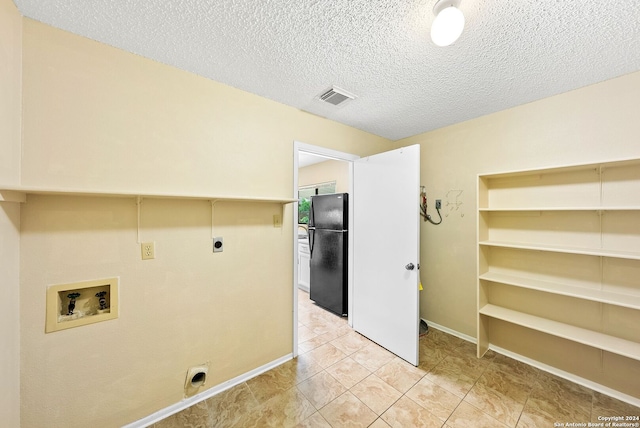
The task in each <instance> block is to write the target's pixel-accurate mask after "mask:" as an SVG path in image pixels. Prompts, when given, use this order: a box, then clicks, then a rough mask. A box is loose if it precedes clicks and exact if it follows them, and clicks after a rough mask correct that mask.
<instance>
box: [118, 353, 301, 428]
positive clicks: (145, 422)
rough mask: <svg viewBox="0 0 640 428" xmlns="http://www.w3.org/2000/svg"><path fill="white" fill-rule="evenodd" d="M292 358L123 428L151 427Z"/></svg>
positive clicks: (288, 357) (247, 373)
mask: <svg viewBox="0 0 640 428" xmlns="http://www.w3.org/2000/svg"><path fill="white" fill-rule="evenodd" d="M292 358H293V355H292V354H287V355H285V356H283V357H280V358H278V359H276V360H273V361H271V362H270V363H267V364H265V365H263V366H260V367H258V368H256V369H253V370H250V371H248V372H246V373H244V374H241V375H240V376H236V377H234V378H233V379H229V380H228V381H226V382H222V383H221V384H218V385H216V386H214V387H213V388H209V389H207V390H206V391H204V392H201V393H200V394H196V395H194V396H193V397H189V398H187V399H185V400H182V401H180V402H179V403H175V404H172V405H170V406H168V407H165V408H164V409H161V410H158V411H157V412H155V413H152V414H151V415H149V416H146V417H144V418H142V419H139V420H137V421H135V422H132V423H130V424H128V425H124V427H123V428H143V427H148V426H151V425H153V424H154V423H157V422H160V421H161V420H163V419H165V418H168V417H169V416H171V415H173V414H175V413H178V412H180V411H182V410H184V409H186V408H188V407H191V406H193V405H194V404H196V403H199V402H201V401H204V400H206V399H207V398H211V397H213V396H215V395H218V394H220V393H221V392H223V391H226V390H227V389H230V388H233V387H234V386H236V385H240V384H241V383H243V382H246V381H248V380H249V379H252V378H254V377H256V376H258V375H259V374H262V373H264V372H266V371H269V370H271V369H273V368H275V367H277V366H279V365H280V364H283V363H286V362H287V361H289V360H291V359H292Z"/></svg>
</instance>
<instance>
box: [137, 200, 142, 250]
mask: <svg viewBox="0 0 640 428" xmlns="http://www.w3.org/2000/svg"><path fill="white" fill-rule="evenodd" d="M136 207H137V222H138V223H137V233H138V244H140V243H141V242H142V240H141V239H140V215H141V211H142V196H136Z"/></svg>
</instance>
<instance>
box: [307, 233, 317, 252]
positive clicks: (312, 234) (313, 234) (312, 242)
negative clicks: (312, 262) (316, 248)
mask: <svg viewBox="0 0 640 428" xmlns="http://www.w3.org/2000/svg"><path fill="white" fill-rule="evenodd" d="M315 234H316V230H315V229H312V228H309V230H308V232H307V235H308V237H309V258H310V259H311V258H313V244H314V242H315V239H314V238H315Z"/></svg>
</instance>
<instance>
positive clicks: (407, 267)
mask: <svg viewBox="0 0 640 428" xmlns="http://www.w3.org/2000/svg"><path fill="white" fill-rule="evenodd" d="M404 268H405V269H406V270H413V269H414V268H415V266H414V264H413V263H409V264H408V265H406V266H405V267H404Z"/></svg>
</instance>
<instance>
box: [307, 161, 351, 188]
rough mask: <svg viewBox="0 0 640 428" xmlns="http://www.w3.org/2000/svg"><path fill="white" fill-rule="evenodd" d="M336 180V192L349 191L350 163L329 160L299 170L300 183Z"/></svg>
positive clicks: (308, 183)
mask: <svg viewBox="0 0 640 428" xmlns="http://www.w3.org/2000/svg"><path fill="white" fill-rule="evenodd" d="M329 181H335V182H336V193H348V192H349V163H348V162H343V161H337V160H328V161H325V162H320V163H316V164H313V165H309V166H306V167H304V168H300V169H299V170H298V185H299V186H309V185H312V184H320V183H327V182H329Z"/></svg>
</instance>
